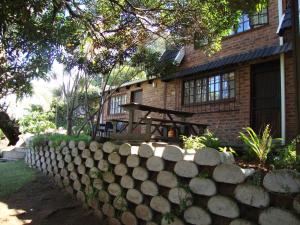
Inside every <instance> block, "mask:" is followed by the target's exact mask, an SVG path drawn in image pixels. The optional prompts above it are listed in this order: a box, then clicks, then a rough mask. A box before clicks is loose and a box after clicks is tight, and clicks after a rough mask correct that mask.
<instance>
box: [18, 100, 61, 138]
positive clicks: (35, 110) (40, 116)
mask: <svg viewBox="0 0 300 225" xmlns="http://www.w3.org/2000/svg"><path fill="white" fill-rule="evenodd" d="M28 111H29V113H28V114H27V115H25V116H24V117H23V118H21V119H20V120H19V125H20V129H21V132H22V133H32V134H40V133H43V132H45V131H46V130H48V129H55V128H56V126H55V124H54V123H52V122H51V121H50V120H51V118H52V117H53V115H52V113H51V112H44V111H43V109H42V108H41V107H38V106H36V105H32V106H31V108H30V109H29V110H28Z"/></svg>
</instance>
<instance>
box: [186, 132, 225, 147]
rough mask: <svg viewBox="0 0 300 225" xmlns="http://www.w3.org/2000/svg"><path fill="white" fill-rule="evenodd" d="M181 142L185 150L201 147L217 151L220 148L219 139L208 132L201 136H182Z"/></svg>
mask: <svg viewBox="0 0 300 225" xmlns="http://www.w3.org/2000/svg"><path fill="white" fill-rule="evenodd" d="M182 140H183V145H184V148H186V149H201V148H203V147H210V148H214V149H219V148H220V146H221V143H220V140H219V138H217V137H216V135H215V134H214V133H212V132H210V131H208V132H207V133H206V134H204V135H201V136H190V137H186V136H182Z"/></svg>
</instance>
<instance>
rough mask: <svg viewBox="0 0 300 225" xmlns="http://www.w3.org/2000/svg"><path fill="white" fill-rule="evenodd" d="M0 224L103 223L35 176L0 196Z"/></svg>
mask: <svg viewBox="0 0 300 225" xmlns="http://www.w3.org/2000/svg"><path fill="white" fill-rule="evenodd" d="M0 224H1V225H23V224H31V225H96V224H97V225H104V223H103V222H102V221H101V219H100V218H98V217H97V216H95V215H94V214H93V212H92V211H90V210H88V209H84V208H83V207H82V204H81V203H80V202H78V201H77V200H76V199H74V198H73V197H72V196H71V195H70V194H68V193H67V192H65V191H64V190H62V189H60V188H59V187H57V186H56V185H55V184H54V182H53V181H52V179H50V178H48V177H46V176H44V175H38V176H37V179H35V180H34V181H31V182H30V183H27V184H26V185H25V186H23V187H22V188H21V189H20V190H18V191H17V192H16V193H14V194H12V195H11V196H9V197H7V198H1V199H0Z"/></svg>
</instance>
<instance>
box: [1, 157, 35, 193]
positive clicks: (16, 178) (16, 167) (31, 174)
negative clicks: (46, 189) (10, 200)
mask: <svg viewBox="0 0 300 225" xmlns="http://www.w3.org/2000/svg"><path fill="white" fill-rule="evenodd" d="M35 178H36V171H35V170H33V169H31V168H29V167H28V166H26V164H25V163H24V162H23V161H15V162H5V163H0V198H3V197H8V196H9V195H11V194H12V193H14V192H16V191H17V190H19V189H20V188H21V187H22V186H24V185H25V184H26V183H28V182H30V181H32V180H34V179H35Z"/></svg>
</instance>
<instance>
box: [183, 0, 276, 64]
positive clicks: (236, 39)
mask: <svg viewBox="0 0 300 225" xmlns="http://www.w3.org/2000/svg"><path fill="white" fill-rule="evenodd" d="M268 11H269V24H267V25H265V26H263V27H260V28H256V29H252V30H249V31H246V32H243V33H239V34H236V35H233V36H229V37H226V38H224V40H223V42H222V49H221V51H219V52H217V53H216V54H214V55H212V56H210V57H208V56H207V55H205V54H204V53H203V52H202V51H201V49H197V50H195V49H194V46H193V45H190V46H187V47H186V55H185V58H184V61H183V65H182V67H183V68H185V67H192V66H195V65H199V64H203V63H207V62H209V61H213V60H215V59H217V58H220V57H225V56H229V55H234V54H239V53H241V52H246V51H249V50H253V49H255V48H261V47H265V46H271V45H275V44H278V42H279V40H278V36H277V35H276V31H277V27H278V8H277V0H270V3H269V7H268Z"/></svg>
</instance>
